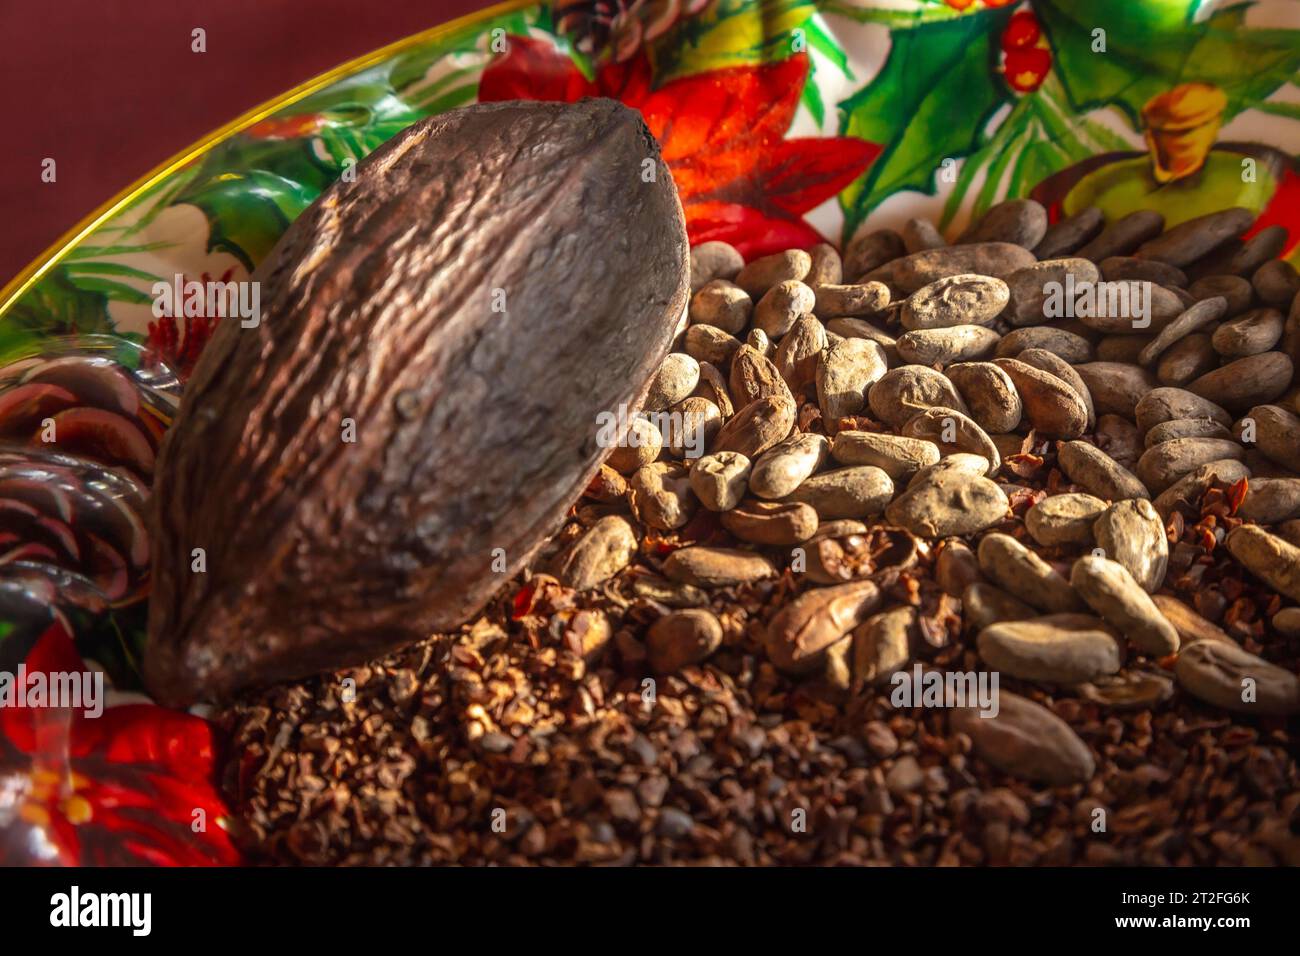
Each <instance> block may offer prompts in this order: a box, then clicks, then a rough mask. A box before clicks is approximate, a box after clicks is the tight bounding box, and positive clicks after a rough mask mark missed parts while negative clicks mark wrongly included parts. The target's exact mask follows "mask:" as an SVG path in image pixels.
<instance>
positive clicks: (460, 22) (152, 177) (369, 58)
mask: <svg viewBox="0 0 1300 956" xmlns="http://www.w3.org/2000/svg"><path fill="white" fill-rule="evenodd" d="M537 2H538V0H503V2H501V3H495V4H493V5H492V6H489V7H484V8H483V9H482V10H476V11H474V12H473V13H467V14H465V15H464V16H460V17H456V18H455V19H454V20H448V21H446V22H445V23H440V24H438V25H437V26H434V27H430V28H429V29H427V30H421V31H420V32H419V33H413V34H411V35H410V36H407V37H403V38H402V39H400V40H395V41H393V42H392V43H389V44H387V45H385V46H382V47H380V48H379V49H377V50H372V51H370V52H369V53H365V54H362V55H361V56H358V57H354V58H353V59H351V60H347V61H345V62H343V63H340V64H339V65H338V66H336V67H333V68H332V69H329V70H326V71H325V72H324V73H320V74H318V75H316V76H313V77H311V78H310V79H308V80H304V81H303V82H302V83H299V84H298V85H297V86H294V87H292V88H290V89H288V90H286V91H285V92H284V93H281V94H279V95H278V96H274V97H272V98H271V99H269V100H266V101H265V102H263V103H259V104H258V105H257V106H254V107H253V108H252V109H250V110H247V111H245V112H243V113H241V114H240V115H239V116H236V117H235V118H234V119H232V120H231V121H230V122H228V123H226V124H225V125H223V126H219V127H217V128H216V129H214V130H212V131H211V132H209V133H207V134H206V135H204V136H203V137H202V138H200V139H198V140H196V141H195V142H193V143H191V144H190V145H189V146H186V147H185V148H184V149H182V150H181V151H180V152H178V153H176V154H175V155H173V156H171V157H169V158H168V159H165V160H163V161H162V162H161V163H159V164H158V165H157V166H155V167H154V168H153V169H151V170H149V171H148V172H147V173H145V174H144V175H143V176H141V177H140V178H139V179H137V180H135V182H133V183H131V184H130V185H128V186H126V187H125V188H124V189H122V190H120V191H119V192H118V193H117V194H116V195H114V196H112V197H111V198H109V199H108V200H106V201H105V202H103V203H101V204H100V205H99V206H98V207H97V208H96V209H94V210H93V211H92V212H90V213H89V214H87V215H86V216H84V217H83V218H82V219H81V220H80V221H79V222H78V223H77V224H76V225H74V226H72V227H71V228H70V229H68V230H67V231H65V232H64V233H63V235H61V236H59V238H58V239H55V240H54V242H53V243H51V244H50V246H49V247H47V248H46V249H45V251H44V252H42V253H41V254H40V255H38V256H37V257H36V258H35V259H33V260H32V261H31V262H29V263H27V265H26V266H24V267H23V268H22V269H21V270H19V272H18V274H17V275H15V276H14V277H13V278H12V279H10V280H9V281H8V282H7V283H5V285H4V286H3V287H0V317H2V316H4V315H5V314H6V313H8V311H9V309H10V308H11V307H12V306H13V305H14V303H15V302H17V301H18V300H19V299H20V298H22V296H23V295H24V294H25V293H26V292H27V291H28V290H29V289H31V287H32V286H34V285H35V284H36V283H37V282H39V281H40V280H41V278H42V277H43V276H44V275H45V274H46V273H47V272H49V271H50V269H52V268H54V266H56V265H58V264H59V263H60V262H61V261H63V258H64V257H65V256H66V255H67V254H68V252H69V251H70V250H71V249H73V248H74V247H75V246H76V245H77V243H79V242H81V240H83V239H84V238H86V236H88V235H90V234H91V233H92V232H94V231H95V230H96V229H97V228H98V227H99V226H101V225H102V224H103V223H104V222H106V221H107V220H108V219H110V218H111V217H112V216H113V215H114V214H115V213H117V212H118V211H119V210H121V209H122V208H123V207H125V206H127V205H128V204H130V203H131V202H132V201H134V200H135V199H136V198H137V197H139V196H140V194H142V193H144V192H145V191H146V190H148V189H151V188H152V187H153V186H155V185H157V183H158V182H159V181H160V180H162V179H165V178H166V177H167V176H170V175H171V174H172V173H174V172H176V171H177V170H179V169H181V168H182V167H184V166H186V165H188V164H189V163H190V162H192V161H193V160H195V159H197V158H198V157H200V156H202V155H203V154H204V153H206V152H207V151H208V150H210V149H212V148H213V147H214V146H217V145H218V144H220V143H222V142H224V141H225V140H227V139H229V138H230V137H232V136H234V135H235V134H237V133H240V132H243V131H244V130H245V129H247V128H248V127H250V126H253V125H254V124H256V123H260V122H261V121H262V120H264V119H266V118H267V117H268V116H271V115H272V114H274V113H276V112H278V111H279V110H281V109H283V108H284V107H286V106H290V105H292V104H293V103H296V102H298V101H299V100H301V99H305V98H306V97H308V96H310V95H311V94H313V93H316V92H319V91H320V90H322V89H324V88H325V87H327V86H329V85H330V84H331V83H334V82H336V81H338V80H341V79H344V78H346V77H348V76H350V75H352V74H354V73H357V72H360V71H361V70H364V69H367V68H369V67H371V66H375V65H377V64H379V63H382V62H383V61H384V60H387V59H389V58H390V57H392V56H395V55H396V54H398V53H401V52H403V51H405V50H407V49H409V48H411V47H415V46H419V45H420V44H422V43H427V42H430V41H433V40H437V39H440V38H442V37H443V36H445V35H447V34H450V33H454V32H456V31H458V30H463V29H464V28H466V27H469V26H473V25H474V24H475V23H477V22H479V21H483V20H491V19H493V18H494V17H499V16H501V15H502V14H506V13H511V12H513V11H515V10H520V9H523V8H525V7H531V6H535V5H536V4H537Z"/></svg>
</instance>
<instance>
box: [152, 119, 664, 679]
mask: <svg viewBox="0 0 1300 956" xmlns="http://www.w3.org/2000/svg"><path fill="white" fill-rule="evenodd" d="M356 173H357V175H356V177H355V181H354V182H339V183H336V184H335V185H334V186H332V187H331V188H330V189H328V190H327V191H326V192H325V193H324V195H322V196H321V197H320V199H318V200H317V201H316V202H315V203H314V204H313V205H312V206H311V207H310V208H309V209H307V210H306V211H305V212H304V213H303V214H302V216H301V217H300V218H299V219H298V220H296V221H295V222H294V224H293V225H292V226H291V227H290V228H289V230H288V232H286V234H285V235H284V236H283V238H282V239H281V240H280V242H279V243H278V244H277V246H276V248H275V249H274V250H273V251H272V252H271V254H270V256H269V257H268V259H267V261H266V262H264V263H263V264H262V265H261V266H260V267H259V268H258V270H257V272H256V274H255V275H254V279H255V280H256V281H259V282H261V289H260V294H261V302H262V310H261V321H260V323H259V324H258V325H257V326H256V327H254V328H242V327H241V324H240V323H238V322H223V323H221V324H220V327H219V329H218V331H217V332H216V334H215V335H214V337H213V339H212V341H211V342H210V343H209V345H208V347H207V349H206V350H205V352H204V354H203V356H202V358H201V359H200V360H199V362H198V365H197V367H196V368H195V371H194V374H193V377H192V379H191V380H190V382H189V384H188V386H187V388H186V391H185V395H184V399H183V401H182V404H181V408H180V412H179V414H178V417H177V421H176V424H175V426H174V427H173V428H172V429H171V431H169V432H168V434H167V437H166V440H165V441H164V443H163V447H162V449H161V452H160V455H159V461H158V468H157V479H156V483H155V492H154V499H153V500H154V503H155V524H156V527H155V539H156V550H155V557H154V576H155V583H154V589H153V596H152V601H151V607H150V615H149V635H150V637H149V650H148V655H147V658H146V662H145V678H146V682H147V684H148V686H149V688H150V689H151V691H152V692H153V693H154V694H155V695H156V696H157V697H158V698H159V699H160V700H161V701H163V702H166V703H171V704H183V703H186V702H189V701H192V700H195V699H220V698H223V697H226V696H228V695H229V694H230V693H231V692H232V691H234V690H236V689H237V688H240V687H242V686H245V685H249V684H255V683H264V682H269V681H274V680H279V679H287V678H295V677H301V676H304V675H307V674H311V673H314V672H317V671H321V670H324V669H330V668H336V667H340V666H345V665H349V664H353V663H358V662H361V661H363V660H366V659H370V658H373V657H375V656H376V655H379V654H382V653H384V652H386V651H388V650H391V649H393V648H395V647H398V646H401V645H403V644H406V643H409V642H411V641H415V640H419V639H421V638H424V637H427V636H428V635H429V634H431V633H433V632H436V631H438V630H441V629H447V628H450V627H454V626H456V625H458V624H460V623H461V622H463V621H464V620H466V619H467V618H469V617H470V616H471V615H473V614H474V613H475V612H477V611H478V610H479V609H480V608H482V606H483V605H484V604H485V603H486V602H487V601H488V600H489V599H490V597H491V596H492V594H493V592H494V591H496V590H497V588H498V587H499V586H500V585H501V584H503V583H504V582H505V581H507V580H509V577H510V576H511V575H513V574H515V573H516V572H517V571H518V570H519V569H520V568H521V566H523V565H524V563H525V562H526V560H527V558H528V557H529V555H530V554H531V552H532V551H533V550H534V549H535V548H536V547H537V545H538V544H539V543H540V542H541V541H542V540H543V539H544V537H545V536H546V535H547V534H548V533H550V532H552V531H553V530H554V528H555V526H556V525H557V524H558V522H559V521H560V520H561V519H562V517H563V515H564V514H565V512H566V511H567V509H568V508H569V506H570V505H571V504H572V502H573V501H574V500H576V498H577V497H578V495H579V494H580V493H581V491H582V489H583V487H584V486H585V485H586V484H587V482H588V481H590V479H591V477H592V476H593V475H594V474H595V472H596V470H597V467H598V466H599V464H600V461H601V459H602V458H603V457H604V455H605V453H606V451H607V449H606V448H602V447H600V441H599V440H598V436H599V427H598V426H599V424H600V418H599V416H600V415H601V413H602V412H613V411H615V409H616V408H617V406H618V405H619V404H620V403H623V402H627V403H629V405H632V406H634V405H635V402H636V400H637V399H638V398H639V397H640V396H641V395H643V393H644V388H645V384H646V383H647V381H648V379H649V377H650V375H651V373H652V372H653V371H654V370H655V369H656V368H657V367H658V365H659V363H660V361H661V360H662V359H663V357H664V355H665V354H666V353H667V349H668V345H669V343H670V340H671V337H672V334H673V330H674V326H675V324H676V321H677V320H678V318H679V317H680V316H681V315H682V313H683V311H684V309H685V306H686V300H687V295H688V289H689V272H690V270H689V265H688V256H687V243H686V232H685V225H684V220H683V215H682V210H681V205H680V203H679V201H678V199H677V194H676V190H675V188H674V186H673V182H672V176H671V174H670V173H669V171H668V168H667V166H665V165H664V163H663V161H662V160H661V158H660V156H659V149H658V145H657V144H656V142H655V140H654V138H653V136H652V135H651V134H650V132H649V130H647V129H646V127H645V125H644V124H643V123H642V122H641V119H640V117H639V115H638V114H637V113H635V112H634V111H631V110H629V109H627V108H626V107H624V106H622V105H620V104H618V103H615V102H613V101H610V100H585V101H583V102H581V103H578V104H572V105H567V104H560V103H541V102H527V103H522V102H521V103H514V102H512V103H495V104H484V105H476V106H471V107H467V108H465V109H462V110H456V111H453V112H450V113H444V114H441V115H439V116H435V117H432V118H430V119H428V120H425V121H423V122H421V123H418V124H416V125H414V126H412V127H410V128H409V129H407V130H405V131H404V132H403V133H401V134H400V135H398V136H397V137H395V138H394V139H393V140H392V141H390V142H389V143H387V144H386V145H385V146H383V147H382V148H381V149H379V150H377V151H376V152H375V153H374V154H373V155H371V156H370V157H369V158H368V159H366V160H365V161H364V162H363V163H361V164H360V165H359V166H358V167H357V170H356ZM651 174H653V175H651ZM494 307H496V310H494ZM501 309H503V310H501ZM349 422H351V424H352V425H353V427H354V430H353V433H352V437H353V438H354V439H355V440H354V441H352V442H348V441H345V440H344V438H345V437H346V436H347V428H348V424H349ZM197 548H202V549H203V559H204V561H205V563H206V570H205V571H203V572H201V573H196V572H195V571H193V570H192V568H193V566H194V565H193V563H192V562H193V557H192V556H193V555H194V553H195V552H194V549H197ZM497 548H500V549H503V550H504V554H505V564H506V572H505V573H504V574H502V573H493V570H492V564H493V559H494V556H495V557H500V552H496V554H495V555H494V549H497Z"/></svg>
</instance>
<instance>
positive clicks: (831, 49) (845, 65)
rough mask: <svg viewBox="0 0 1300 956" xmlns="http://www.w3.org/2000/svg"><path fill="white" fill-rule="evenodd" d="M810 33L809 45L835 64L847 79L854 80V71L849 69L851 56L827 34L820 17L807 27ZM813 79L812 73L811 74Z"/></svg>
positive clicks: (813, 19)
mask: <svg viewBox="0 0 1300 956" xmlns="http://www.w3.org/2000/svg"><path fill="white" fill-rule="evenodd" d="M805 29H806V30H807V31H808V44H809V46H811V47H812V48H813V49H814V50H816V51H817V52H818V53H820V54H821V55H822V56H824V57H825V58H826V59H828V60H830V61H831V62H832V63H834V64H835V67H836V69H838V70H839V71H840V72H841V73H843V74H844V76H845V77H846V78H847V79H850V80H851V79H853V70H852V69H850V68H849V55H848V54H847V53H846V52H845V51H844V47H842V46H840V44H839V41H838V40H836V39H835V38H834V37H833V36H831V35H830V34H829V33H827V32H826V27H824V26H823V25H822V23H821V20H820V18H819V17H813V18H812V19H810V20H809V21H808V23H807V25H806V26H805ZM809 77H810V78H811V73H810V74H809Z"/></svg>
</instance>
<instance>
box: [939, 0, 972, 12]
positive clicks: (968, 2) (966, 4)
mask: <svg viewBox="0 0 1300 956" xmlns="http://www.w3.org/2000/svg"><path fill="white" fill-rule="evenodd" d="M943 2H944V3H946V4H948V6H950V7H952V8H953V9H954V10H958V11H960V10H969V9H970V8H971V7H972V6H974V4H975V0H943Z"/></svg>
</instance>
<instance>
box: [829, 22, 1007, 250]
mask: <svg viewBox="0 0 1300 956" xmlns="http://www.w3.org/2000/svg"><path fill="white" fill-rule="evenodd" d="M1009 18H1010V10H1007V9H997V10H985V11H983V12H981V13H979V14H974V15H968V16H963V17H958V18H951V19H942V20H936V21H930V22H923V23H921V24H920V25H917V26H913V27H911V28H909V29H899V30H894V31H893V33H892V34H891V37H892V45H891V47H890V50H889V56H888V58H887V59H886V60H885V64H884V66H883V67H881V69H880V72H879V73H877V74H876V77H875V78H874V79H873V80H872V81H871V82H870V83H869V84H867V85H866V86H865V87H863V88H862V89H861V90H859V91H858V92H857V93H855V94H854V95H853V96H851V97H849V98H848V99H847V100H845V101H844V102H842V103H841V104H840V117H841V121H840V129H841V131H842V132H844V133H846V134H848V135H850V136H856V137H859V138H861V139H865V140H868V141H870V142H874V143H885V144H887V145H886V146H885V150H884V152H883V153H882V154H881V156H880V158H879V159H878V160H876V162H875V163H873V164H872V166H871V168H870V169H868V170H867V172H866V175H864V176H863V177H862V178H861V179H859V180H858V181H857V182H855V183H853V184H852V185H851V186H849V188H848V189H846V190H845V191H844V193H843V195H842V196H841V197H840V201H841V203H842V204H843V206H844V218H845V222H844V235H845V237H846V238H847V237H849V236H852V235H853V232H854V230H856V229H857V227H858V225H859V224H860V223H861V222H862V221H863V220H864V219H866V217H867V215H868V214H869V213H870V212H871V210H872V209H874V208H875V207H876V206H877V205H878V204H879V203H881V202H882V201H884V200H885V199H886V198H887V197H889V196H891V195H892V194H894V193H896V192H898V191H899V190H903V189H911V190H916V191H919V192H924V193H928V194H931V195H933V194H934V193H935V191H936V188H937V186H936V181H935V176H936V174H937V172H938V171H939V169H940V166H941V164H942V162H943V160H945V159H958V158H960V157H963V156H966V155H969V154H970V153H971V152H973V151H974V150H975V149H977V148H978V147H979V145H980V136H981V134H982V131H983V129H984V126H985V124H986V123H987V122H988V120H989V118H990V116H991V115H992V114H993V113H994V112H995V111H996V110H997V109H998V108H999V107H1000V106H1001V105H1002V104H1003V103H1004V102H1005V100H1006V99H1007V97H1008V96H1009V95H1010V93H1009V91H1008V89H1007V87H1006V85H1005V84H1004V83H1002V81H1001V78H1000V77H999V76H998V74H997V73H996V67H997V56H998V51H997V48H996V47H995V46H994V45H993V37H995V36H997V35H998V34H999V33H1001V31H1002V29H1003V28H1004V27H1005V25H1006V22H1007V20H1008V19H1009Z"/></svg>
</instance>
